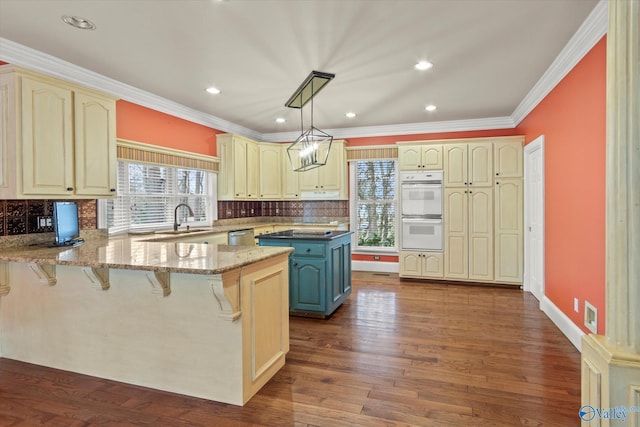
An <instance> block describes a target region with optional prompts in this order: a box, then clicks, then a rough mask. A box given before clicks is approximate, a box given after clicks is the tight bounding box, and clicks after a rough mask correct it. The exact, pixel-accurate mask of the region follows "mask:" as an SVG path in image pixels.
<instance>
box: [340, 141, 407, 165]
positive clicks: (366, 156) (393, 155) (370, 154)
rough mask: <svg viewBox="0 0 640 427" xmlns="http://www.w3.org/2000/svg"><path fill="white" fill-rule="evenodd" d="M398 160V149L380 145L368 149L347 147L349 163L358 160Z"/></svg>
mask: <svg viewBox="0 0 640 427" xmlns="http://www.w3.org/2000/svg"><path fill="white" fill-rule="evenodd" d="M397 158H398V147H396V146H395V145H379V146H373V147H372V146H368V147H347V161H348V162H352V161H356V160H393V159H397Z"/></svg>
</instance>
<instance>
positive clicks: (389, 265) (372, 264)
mask: <svg viewBox="0 0 640 427" xmlns="http://www.w3.org/2000/svg"><path fill="white" fill-rule="evenodd" d="M398 267H399V264H398V263H397V262H380V261H351V270H353V271H371V272H374V273H397V272H398Z"/></svg>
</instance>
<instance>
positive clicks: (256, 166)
mask: <svg viewBox="0 0 640 427" xmlns="http://www.w3.org/2000/svg"><path fill="white" fill-rule="evenodd" d="M245 167H246V171H247V175H246V176H247V199H257V198H259V196H260V181H259V180H260V148H259V147H258V144H257V143H255V142H253V141H248V142H247V163H246V166H245Z"/></svg>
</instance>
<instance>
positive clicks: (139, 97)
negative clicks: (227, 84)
mask: <svg viewBox="0 0 640 427" xmlns="http://www.w3.org/2000/svg"><path fill="white" fill-rule="evenodd" d="M607 28H608V3H607V0H600V1H599V2H598V3H597V4H596V6H595V7H594V9H593V10H592V11H591V13H590V14H589V16H588V17H587V19H586V20H585V21H584V22H583V23H582V25H581V26H580V28H578V31H577V32H576V33H575V34H574V35H573V37H572V38H571V39H570V40H569V42H568V43H567V44H566V45H565V47H564V48H563V49H562V51H561V52H560V54H559V55H558V56H557V57H556V59H555V60H554V61H553V62H552V64H551V66H550V67H549V68H548V69H547V71H546V72H545V73H544V74H543V75H542V77H541V78H540V79H539V80H538V82H537V83H536V84H535V85H534V86H533V88H532V89H531V91H529V93H528V94H527V96H525V98H524V99H523V100H522V102H520V104H519V105H518V106H517V107H516V109H515V110H514V111H513V113H512V114H511V116H506V117H492V118H483V119H471V120H450V121H441V122H424V123H404V124H396V125H382V126H365V127H353V128H341V129H329V130H326V132H328V133H329V134H330V135H333V136H334V138H339V139H342V138H361V137H374V136H391V135H413V134H422V133H438V132H464V131H473V130H488V129H512V128H515V127H516V126H517V125H518V124H519V123H520V122H521V121H522V120H523V119H524V118H525V117H526V116H527V114H529V113H530V112H531V111H532V110H533V109H534V108H535V107H536V106H537V105H538V104H539V103H540V102H541V101H542V100H543V99H544V97H545V96H547V94H548V93H549V92H551V90H552V89H553V88H554V87H555V86H556V85H557V84H558V83H559V82H560V81H561V80H562V79H563V78H564V76H566V75H567V73H569V71H571V69H573V67H575V65H576V64H577V63H578V62H579V61H580V60H581V59H582V58H583V57H584V55H586V54H587V52H589V50H591V48H592V47H593V46H594V45H595V44H596V43H597V42H598V41H599V40H600V39H601V38H602V36H604V35H605V34H606V32H607ZM0 46H1V49H0V60H2V61H6V62H9V63H11V64H14V65H18V66H21V67H25V68H29V69H32V70H35V71H39V72H41V73H45V74H49V75H53V76H55V77H58V78H62V79H65V80H69V81H72V82H74V83H78V84H82V85H84V86H88V87H91V88H94V89H97V90H100V91H103V92H108V93H111V94H113V95H115V96H117V97H119V98H121V99H123V100H126V101H129V102H132V103H135V104H138V105H141V106H144V107H147V108H151V109H153V110H157V111H160V112H162V113H165V114H169V115H172V116H175V117H179V118H182V119H185V120H188V121H191V122H194V123H198V124H201V125H204V126H208V127H211V128H214V129H217V130H220V131H222V132H227V133H234V134H238V135H242V136H245V137H248V138H251V139H254V140H256V141H265V142H284V141H294V140H295V139H296V138H297V137H298V136H299V133H298V132H281V133H265V134H263V133H260V132H257V131H254V130H252V129H249V128H246V127H243V126H240V125H237V124H235V123H232V122H229V121H226V120H224V119H221V118H219V117H216V116H213V115H211V114H207V113H203V112H202V111H198V110H195V109H193V108H190V107H186V106H184V105H182V104H179V103H177V102H174V101H171V100H169V99H166V98H163V97H160V96H157V95H154V94H152V93H150V92H146V91H143V90H141V89H138V88H135V87H133V86H130V85H127V84H124V83H121V82H119V81H117V80H114V79H111V78H109V77H106V76H103V75H102V74H98V73H95V72H93V71H90V70H87V69H85V68H82V67H79V66H77V65H75V64H72V63H70V62H67V61H64V60H62V59H59V58H56V57H54V56H51V55H48V54H45V53H43V52H40V51H37V50H35V49H32V48H29V47H27V46H23V45H21V44H19V43H16V42H13V41H11V40H8V39H5V38H2V37H0Z"/></svg>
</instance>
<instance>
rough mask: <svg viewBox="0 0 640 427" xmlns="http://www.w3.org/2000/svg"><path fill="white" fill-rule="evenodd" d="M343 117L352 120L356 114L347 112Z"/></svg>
mask: <svg viewBox="0 0 640 427" xmlns="http://www.w3.org/2000/svg"><path fill="white" fill-rule="evenodd" d="M345 116H347V117H348V118H350V119H353V118H354V117H355V116H356V113H354V112H353V111H349V112H348V113H347V114H345Z"/></svg>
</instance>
